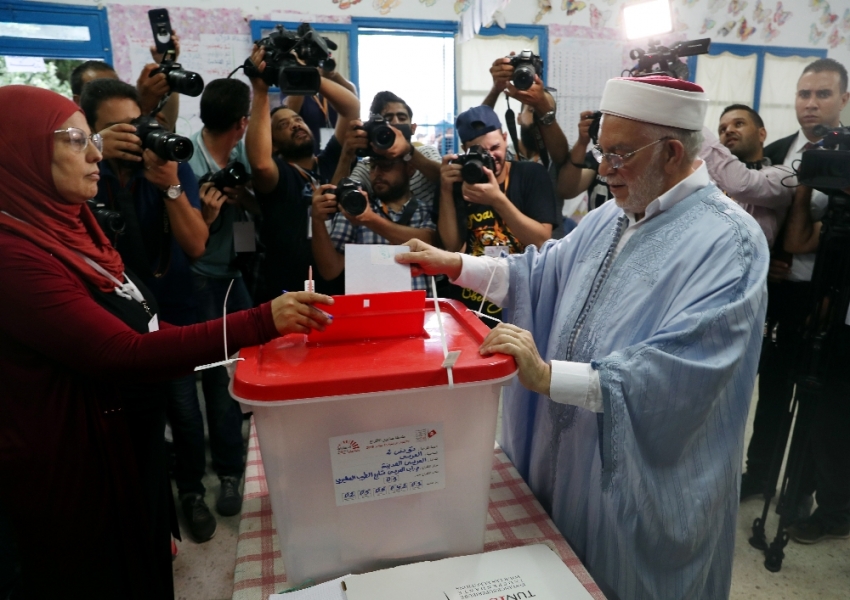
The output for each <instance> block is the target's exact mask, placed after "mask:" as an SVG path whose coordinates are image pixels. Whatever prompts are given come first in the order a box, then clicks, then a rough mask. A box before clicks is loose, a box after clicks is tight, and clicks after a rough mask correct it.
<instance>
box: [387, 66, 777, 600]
mask: <svg viewBox="0 0 850 600" xmlns="http://www.w3.org/2000/svg"><path fill="white" fill-rule="evenodd" d="M706 105H707V99H706V98H705V94H704V92H703V90H702V88H700V87H699V86H697V85H694V84H692V83H688V82H686V81H679V80H676V79H671V78H668V77H660V76H652V77H643V78H636V79H612V80H611V81H609V82H608V83H607V85H606V87H605V91H604V93H603V96H602V106H601V110H602V112H603V114H604V117H603V120H602V129H601V133H600V136H599V145H598V146H596V147H595V148H594V150H593V151H594V155H595V156H596V157H597V159H598V160H599V161H600V169H599V171H600V173H601V174H602V175H603V176H605V177H606V178H607V180H608V185H609V186H610V187H611V191H612V192H613V195H614V198H615V199H616V202H608V203H606V204H605V205H603V206H602V207H601V208H599V209H597V210H594V211H592V212H591V213H590V214H588V215H587V216H586V217H584V218H583V219H582V221H581V223H580V224H579V226H578V228H576V229H575V230H574V231H573V232H572V233H571V234H570V235H569V236H567V237H566V238H564V239H562V240H558V241H555V240H552V241H550V242H547V243H546V244H545V245H544V246H543V247H542V248H540V250H539V251H538V250H536V249H535V248H532V247H529V248H528V249H527V251H526V252H525V253H524V254H521V255H514V256H510V257H507V258H501V259H497V258H491V257H471V256H467V255H459V254H451V253H448V252H443V251H441V250H436V249H434V248H431V247H430V246H426V245H425V244H422V243H416V241H415V240H414V241H413V242H411V246H412V248H411V249H412V252H410V253H407V254H404V255H400V256H399V259H398V260H399V262H406V263H410V264H413V265H414V266H415V268H414V271H415V272H418V271H424V272H426V273H431V274H434V273H446V274H448V275H449V276H450V278H452V279H453V280H454V282H455V283H457V284H458V285H462V286H463V287H467V288H472V289H474V290H476V291H478V292H480V293H485V291H486V290H487V288H488V286H489V291H487V295H488V296H489V299H490V300H492V301H493V302H494V303H496V304H498V305H500V306H503V307H504V308H505V314H506V315H507V316H508V319H509V321H510V323H511V324H507V323H504V324H500V325H499V326H498V327H497V328H496V329H494V330H493V331H492V332H491V333H490V335H489V336H488V338H487V339H486V340H485V341H484V343H483V345H482V347H481V352H482V353H490V352H504V353H507V354H511V355H513V356H514V357H515V358H516V359H517V363H518V365H519V382H518V383H514V384H513V386H512V387H511V388H510V389H509V390H506V392H505V395H504V413H503V419H504V422H503V426H502V427H503V429H502V439H501V440H500V442H501V444H502V447H503V448H504V449H505V451H506V452H507V454H508V455H509V456H510V458H511V459H512V460H513V462H514V464H515V465H516V466H517V468H518V469H519V470H520V472H521V473H522V475H523V476H524V477H525V478H526V480H527V481H528V483H529V485H530V486H531V489H532V490H533V491H534V493H535V495H536V496H537V497H538V498H539V499H540V500H541V502H542V503H543V504H544V506H545V507H546V509H547V510H548V511H549V512H550V514H551V515H552V518H553V519H554V521H555V523H556V524H557V525H558V528H559V529H560V530H561V532H562V533H563V534H564V536H565V537H566V538H567V540H568V541H569V542H570V544H571V545H572V546H573V548H575V550H576V552H577V553H578V555H579V556H580V557H581V559H582V560H583V561H584V563H585V565H586V566H587V567H588V569H589V570H590V572H591V574H592V575H593V576H594V578H595V579H596V581H597V583H599V585H600V587H601V588H602V589H603V591H604V592H605V593H606V594H607V595H608V597H609V598H620V599H621V600H638V599H642V598H646V599H673V598H681V599H688V600H696V599H706V600H709V599H711V600H717V599H718V598H726V597H728V595H729V588H730V584H731V575H732V556H733V551H734V538H735V521H736V516H737V510H738V487H739V484H740V478H741V463H742V453H743V444H744V426H745V424H746V421H747V410H748V408H749V404H750V397H751V394H752V390H753V384H754V381H755V376H756V368H757V365H758V358H759V352H760V348H761V336H762V326H763V323H764V314H765V306H766V302H767V295H766V290H765V279H766V276H767V268H768V248H767V243H766V241H765V237H764V234H763V233H762V232H761V229H760V228H759V226H758V225H757V224H756V222H755V221H754V220H753V219H752V217H750V215H748V214H747V213H746V212H744V210H742V209H741V208H740V207H739V206H738V205H737V204H735V203H734V202H732V201H731V200H729V198H727V197H726V196H724V195H723V194H722V193H721V191H720V190H719V189H718V188H717V187H716V186H715V185H714V184H712V183H711V182H710V180H709V176H708V173H707V172H706V168H705V165H704V164H702V163H701V162H699V161H697V162H696V163H695V160H694V159H695V157H696V156H697V153H698V152H699V149H700V141H701V133H700V130H701V129H702V125H703V120H704V116H705V109H706Z"/></svg>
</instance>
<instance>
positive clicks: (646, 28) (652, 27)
mask: <svg viewBox="0 0 850 600" xmlns="http://www.w3.org/2000/svg"><path fill="white" fill-rule="evenodd" d="M623 21H625V23H626V37H627V38H629V39H630V40H635V39H638V38H646V37H649V36H651V35H658V34H661V33H668V32H670V31H672V30H673V20H672V18H671V17H670V2H669V0H650V1H649V2H641V3H640V4H632V5H631V6H626V7H625V8H624V9H623Z"/></svg>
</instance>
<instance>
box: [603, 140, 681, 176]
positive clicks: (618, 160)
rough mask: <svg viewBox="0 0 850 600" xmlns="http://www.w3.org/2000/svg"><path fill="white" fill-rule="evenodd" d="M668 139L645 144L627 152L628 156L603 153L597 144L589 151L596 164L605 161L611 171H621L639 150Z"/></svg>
mask: <svg viewBox="0 0 850 600" xmlns="http://www.w3.org/2000/svg"><path fill="white" fill-rule="evenodd" d="M669 139H670V138H668V137H663V138H660V139H657V140H655V141H654V142H651V143H649V144H647V145H646V146H641V147H640V148H638V149H637V150H634V151H632V152H629V153H628V154H613V153H611V152H603V151H602V148H601V146H600V145H599V144H596V145H595V146H593V147H592V148H591V149H590V152H591V154H593V158H595V159H596V162H598V163H600V164H602V161H603V160H607V161H608V165H609V166H610V167H611V168H612V169H622V168H623V165H624V164H626V161H627V160H628V159H630V158H631V157H632V156H634V155H635V154H637V153H638V152H640V151H641V150H643V149H645V148H649V147H650V146H654V145H655V144H657V143H658V142H663V141H664V140H669Z"/></svg>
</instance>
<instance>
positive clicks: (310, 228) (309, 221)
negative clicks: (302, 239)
mask: <svg viewBox="0 0 850 600" xmlns="http://www.w3.org/2000/svg"><path fill="white" fill-rule="evenodd" d="M307 239H308V240H312V239H313V205H312V204H311V205H310V206H308V207H307Z"/></svg>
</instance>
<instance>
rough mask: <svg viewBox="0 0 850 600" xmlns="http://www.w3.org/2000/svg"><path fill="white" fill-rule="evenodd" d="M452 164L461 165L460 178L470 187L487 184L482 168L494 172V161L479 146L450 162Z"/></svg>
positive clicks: (485, 174)
mask: <svg viewBox="0 0 850 600" xmlns="http://www.w3.org/2000/svg"><path fill="white" fill-rule="evenodd" d="M452 164H455V165H461V168H460V176H461V177H463V180H464V181H465V182H466V183H468V184H470V185H472V184H476V183H487V181H488V179H487V173H485V172H484V167H487V168H488V169H490V170H491V171H493V172H495V171H496V161H495V160H494V159H493V156H492V155H491V154H490V153H489V152H487V151H486V150H485V149H484V148H482V147H481V146H478V145H475V146H472V147H471V148H470V149H469V150H468V151H467V152H466V154H461V155H460V156H458V157H457V158H456V159H454V160H453V161H452Z"/></svg>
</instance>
